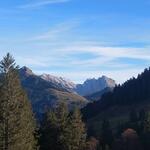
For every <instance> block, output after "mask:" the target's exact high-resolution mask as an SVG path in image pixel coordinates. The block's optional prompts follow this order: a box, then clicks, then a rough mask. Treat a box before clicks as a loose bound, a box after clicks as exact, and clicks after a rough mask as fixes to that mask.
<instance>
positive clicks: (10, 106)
mask: <svg viewBox="0 0 150 150" xmlns="http://www.w3.org/2000/svg"><path fill="white" fill-rule="evenodd" d="M0 74H1V75H0V76H1V84H0V150H35V149H37V148H36V144H37V143H36V140H35V136H34V135H35V121H34V117H33V114H32V109H31V106H30V103H29V101H28V98H27V95H26V93H25V91H24V90H23V89H22V87H21V83H20V79H19V75H18V66H16V64H15V60H14V59H13V57H12V56H11V55H10V54H9V53H8V54H7V55H6V56H5V57H4V58H3V60H2V61H1V62H0Z"/></svg>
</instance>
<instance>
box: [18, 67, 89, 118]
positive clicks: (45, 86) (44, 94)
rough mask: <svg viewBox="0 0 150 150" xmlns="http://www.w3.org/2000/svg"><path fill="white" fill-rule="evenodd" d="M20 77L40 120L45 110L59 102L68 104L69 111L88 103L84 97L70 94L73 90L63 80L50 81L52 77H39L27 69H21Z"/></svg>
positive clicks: (52, 79)
mask: <svg viewBox="0 0 150 150" xmlns="http://www.w3.org/2000/svg"><path fill="white" fill-rule="evenodd" d="M19 75H20V79H21V84H22V86H23V87H24V89H25V90H26V92H27V95H28V97H29V99H30V101H31V104H32V107H33V111H34V113H35V114H36V115H37V117H38V118H40V116H41V115H42V114H43V113H44V112H45V110H47V109H49V108H53V107H55V106H56V105H57V104H58V103H59V102H63V103H66V104H67V105H68V108H69V109H71V108H73V107H75V106H77V107H79V108H81V107H83V106H85V105H86V104H87V103H88V100H86V99H85V98H84V97H82V96H80V95H78V94H75V93H73V92H70V91H69V90H68V88H71V86H70V84H67V83H65V81H64V80H63V79H61V78H57V77H55V78H54V77H53V78H51V79H50V77H51V76H50V75H49V76H48V77H49V78H45V77H44V76H38V75H36V74H34V73H33V72H32V70H30V69H29V68H27V67H23V68H21V69H20V70H19ZM46 77H47V76H46ZM54 79H55V80H54ZM61 81H63V82H61ZM66 82H67V81H66Z"/></svg>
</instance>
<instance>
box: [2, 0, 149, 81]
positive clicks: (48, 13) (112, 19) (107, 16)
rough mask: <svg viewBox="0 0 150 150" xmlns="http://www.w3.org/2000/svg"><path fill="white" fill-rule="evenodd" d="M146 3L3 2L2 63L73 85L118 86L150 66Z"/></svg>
mask: <svg viewBox="0 0 150 150" xmlns="http://www.w3.org/2000/svg"><path fill="white" fill-rule="evenodd" d="M149 8H150V0H21V1H20V0H13V1H12V0H5V1H1V2H0V57H1V58H2V57H3V56H4V55H5V54H6V53H7V52H10V53H11V54H13V56H14V57H15V59H16V62H17V63H18V64H19V65H20V66H24V65H25V66H28V67H30V68H31V69H33V71H34V72H36V73H37V74H42V73H50V74H53V75H58V76H63V77H66V78H69V79H71V80H73V81H74V82H76V83H80V82H83V81H84V80H85V79H87V78H92V77H96V78H97V77H99V76H101V75H106V76H109V77H112V78H113V79H115V80H116V81H117V82H118V83H122V82H124V81H125V80H127V79H128V78H130V77H132V76H136V75H137V74H138V73H140V72H141V71H142V70H143V69H144V68H146V67H149V65H150V9H149Z"/></svg>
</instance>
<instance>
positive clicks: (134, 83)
mask: <svg viewBox="0 0 150 150" xmlns="http://www.w3.org/2000/svg"><path fill="white" fill-rule="evenodd" d="M146 101H147V102H150V68H149V69H145V70H144V72H143V73H141V74H139V75H138V77H137V78H131V79H130V80H128V81H126V82H125V83H124V84H122V85H118V86H116V87H115V88H114V90H113V92H109V93H106V94H104V95H103V96H102V98H101V99H100V100H99V101H96V102H93V103H90V104H88V105H87V106H86V107H85V108H84V109H83V110H82V112H83V114H84V118H88V119H89V118H92V117H94V116H96V115H98V114H99V113H101V112H102V111H104V110H106V109H109V108H111V107H113V106H118V107H121V106H126V105H131V104H138V103H140V102H141V103H143V102H146Z"/></svg>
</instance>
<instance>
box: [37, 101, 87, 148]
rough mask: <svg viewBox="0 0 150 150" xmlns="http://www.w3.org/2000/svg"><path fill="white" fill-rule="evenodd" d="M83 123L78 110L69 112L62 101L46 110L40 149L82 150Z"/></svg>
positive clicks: (83, 146) (84, 136)
mask: <svg viewBox="0 0 150 150" xmlns="http://www.w3.org/2000/svg"><path fill="white" fill-rule="evenodd" d="M85 143H86V134H85V125H84V123H83V122H82V119H81V114H80V111H79V110H75V111H74V112H73V113H71V114H69V112H68V109H67V106H66V105H65V104H64V103H61V104H59V105H58V106H57V107H56V109H54V110H52V111H50V112H48V113H47V114H46V117H45V119H44V121H43V124H42V126H41V138H40V144H41V150H83V148H85Z"/></svg>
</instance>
